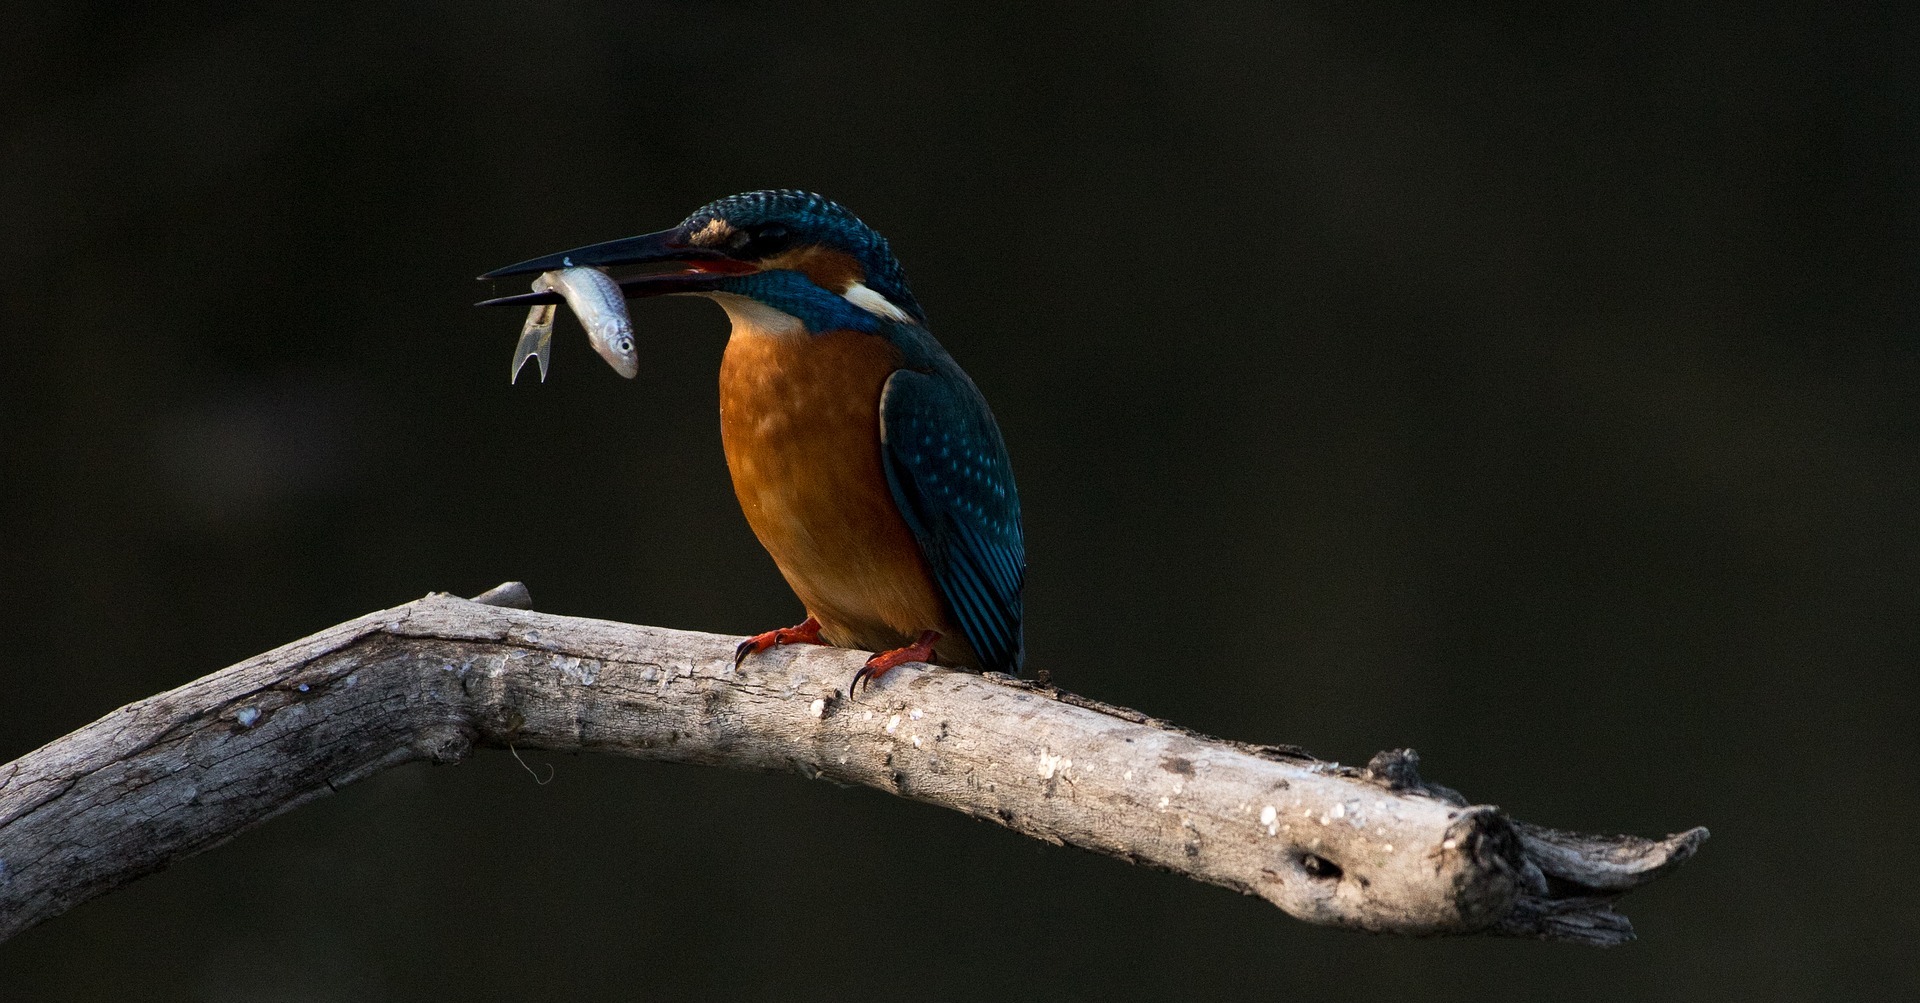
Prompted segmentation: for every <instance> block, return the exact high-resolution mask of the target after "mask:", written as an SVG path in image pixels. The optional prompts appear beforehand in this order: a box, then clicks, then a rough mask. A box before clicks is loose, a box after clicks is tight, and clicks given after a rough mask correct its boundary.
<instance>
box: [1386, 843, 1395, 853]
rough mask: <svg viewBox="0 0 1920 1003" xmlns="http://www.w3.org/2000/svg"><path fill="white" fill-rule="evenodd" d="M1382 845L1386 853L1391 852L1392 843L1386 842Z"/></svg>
mask: <svg viewBox="0 0 1920 1003" xmlns="http://www.w3.org/2000/svg"><path fill="white" fill-rule="evenodd" d="M1384 847H1385V849H1386V851H1387V852H1388V853H1392V852H1393V844H1392V843H1386V844H1384Z"/></svg>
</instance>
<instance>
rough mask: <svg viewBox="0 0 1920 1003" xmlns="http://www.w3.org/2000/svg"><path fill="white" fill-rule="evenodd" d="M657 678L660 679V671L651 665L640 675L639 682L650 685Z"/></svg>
mask: <svg viewBox="0 0 1920 1003" xmlns="http://www.w3.org/2000/svg"><path fill="white" fill-rule="evenodd" d="M658 678H660V670H659V669H657V668H654V667H653V666H651V665H649V666H647V667H646V669H645V670H643V671H642V672H641V673H640V681H641V682H643V683H650V682H653V681H654V680H655V679H658Z"/></svg>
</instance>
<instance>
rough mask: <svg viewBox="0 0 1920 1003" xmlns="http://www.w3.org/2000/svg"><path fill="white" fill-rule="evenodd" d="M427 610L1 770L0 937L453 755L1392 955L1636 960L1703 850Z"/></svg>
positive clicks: (1077, 724) (402, 614) (1222, 751)
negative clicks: (1315, 929)
mask: <svg viewBox="0 0 1920 1003" xmlns="http://www.w3.org/2000/svg"><path fill="white" fill-rule="evenodd" d="M481 599H482V600H486V603H487V604H483V603H481V602H470V601H467V600H462V599H457V598H453V597H451V596H444V595H433V596H428V597H427V598H425V599H421V600H419V601H417V602H413V603H408V604H407V605H405V606H400V607H397V608H394V609H390V610H385V611H382V612H378V613H374V614H371V615H368V616H364V617H361V618H359V619H357V620H353V621H351V622H348V623H344V624H340V625H339V626H336V627H333V628H331V629H328V630H325V631H322V632H320V633H318V634H315V635H313V636H311V637H308V638H304V639H302V640H299V641H295V642H294V643H292V644H289V645H286V646H284V647H281V648H279V649H276V650H274V651H270V652H267V653H266V654H263V655H259V656H257V657H255V658H250V659H248V660H246V661H244V662H241V663H240V664H238V665H234V666H232V667H230V668H227V669H224V670H221V671H219V672H215V673H213V674H212V675H209V676H205V677H203V678H200V679H197V680H194V681H193V682H191V683H188V684H186V685H185V686H181V687H179V688H178V689H174V690H171V691H168V692H166V693H162V694H159V695H158V696H154V697H150V698H148V699H146V700H142V701H139V702H137V703H133V704H129V705H127V706H126V707H122V708H120V709H119V710H118V711H116V712H114V713H112V714H109V715H107V716H106V717H104V718H102V719H100V720H99V721H96V722H94V723H93V724H90V725H87V726H86V727H84V728H81V729H80V730H78V731H76V732H74V733H72V734H70V735H67V736H66V737H64V738H61V739H58V740H56V741H54V742H51V743H49V744H48V745H46V746H43V747H42V748H40V749H38V750H36V751H34V752H31V753H28V754H27V755H25V756H23V757H21V758H20V759H18V760H15V761H14V762H12V763H9V764H7V765H5V766H0V940H3V939H5V938H7V937H9V936H11V935H13V934H15V933H18V932H20V931H21V930H24V929H26V928H28V927H31V926H33V925H34V924H36V923H39V922H42V921H43V920H46V919H49V918H51V917H53V916H57V915H59V914H60V913H62V912H64V911H66V910H67V909H69V908H72V907H73V906H74V905H77V904H78V903H80V902H83V901H86V900H87V899H89V898H92V897H94V896H96V895H100V894H102V893H104V892H107V891H111V890H112V889H114V888H116V887H118V886H120V885H123V884H126V883H127V882H129V881H132V880H133V879H135V878H138V877H140V876H142V875H145V874H149V873H152V872H154V871H157V870H160V869H161V868H164V867H166V866H167V865H168V864H170V863H172V862H173V861H175V860H179V859H181V858H183V857H186V856H189V855H191V854H194V853H198V852H200V851H202V850H206V849H209V848H211V847H213V846H216V845H218V844H220V843H222V842H224V841H226V840H227V839H230V838H232V837H233V836H234V835H235V834H237V833H239V832H241V831H242V830H244V829H246V828H248V827H250V826H253V825H257V824H259V823H260V822H263V821H265V820H266V819H269V818H271V817H273V816H275V815H278V814H280V813H281V812H284V811H287V810H288V809H290V808H293V807H295V806H297V805H300V804H302V803H304V802H306V801H308V800H310V799H312V798H315V797H319V796H320V795H323V794H326V793H328V792H330V791H333V790H335V789H337V788H339V787H341V786H342V785H345V784H349V783H352V782H353V781H355V780H358V779H360V778H362V777H365V776H368V775H369V774H372V773H374V772H376V771H379V770H383V769H386V768H387V767H390V766H394V765H397V764H400V763H405V762H410V761H414V760H430V761H433V762H442V763H446V762H454V761H457V760H459V759H461V758H463V757H465V756H466V755H467V754H468V753H469V752H470V751H471V750H472V749H474V748H475V747H476V746H493V747H504V746H506V745H507V744H508V743H512V744H513V745H514V746H515V747H517V748H520V749H543V750H548V751H553V752H611V753H617V754H620V755H626V756H633V757H637V758H642V759H656V760H666V761H672V762H680V763H698V764H703V765H708V766H726V767H733V768H738V769H758V770H779V771H791V772H795V773H799V774H801V775H802V776H805V777H810V778H826V779H830V780H834V781H838V782H841V783H848V784H864V785H866V786H869V787H874V788H877V789H879V790H882V791H885V792H888V793H892V794H897V795H900V796H903V797H909V798H913V799H915V800H919V801H925V802H928V803H930V804H936V805H940V806H942V807H946V808H952V809H954V810H956V811H961V812H965V813H966V814H969V815H972V816H974V817H975V818H980V819H985V820H988V821H991V822H995V823H998V824H1000V825H1004V826H1006V827H1007V828H1010V829H1013V830H1015V831H1016V832H1020V833H1024V834H1026V835H1028V836H1032V837H1034V838H1036V839H1043V840H1046V841H1048V842H1052V843H1059V844H1066V845H1070V846H1078V847H1082V848H1085V849H1089V850H1094V851H1097V852H1100V853H1105V854H1109V855H1112V856H1115V857H1119V858H1121V859H1123V860H1128V861H1131V862H1133V863H1138V864H1147V865H1150V866H1154V867H1159V868H1163V869H1165V870H1169V871H1173V872H1176V873H1180V874H1184V875H1187V876H1189V877H1192V878H1195V879H1197V880H1201V881H1207V882H1212V883H1214V884H1218V885H1224V886H1226V887H1228V888H1232V889H1234V890H1236V891H1240V892H1244V893H1246V894H1250V895H1258V896H1260V897H1261V898H1264V899H1266V900H1267V901H1269V902H1272V903H1273V904H1275V905H1277V906H1279V907H1280V908H1281V909H1283V910H1285V911H1286V912H1288V913H1290V914H1291V915H1293V916H1296V917H1299V918H1300V919H1303V920H1306V921H1307V922H1310V923H1319V924H1325V925H1331V926H1342V927H1350V928H1354V929H1361V930H1371V931H1375V932H1380V933H1400V934H1416V935H1430V934H1452V933H1471V932H1480V931H1486V932H1493V933H1501V934H1510V935H1518V936H1528V937H1539V938H1543V939H1549V940H1570V941H1577V942H1583V943H1588V944H1603V945H1604V944H1615V943H1620V942H1623V941H1626V940H1629V939H1631V938H1632V930H1631V927H1630V926H1629V925H1628V923H1627V921H1626V919H1625V917H1623V916H1621V915H1619V914H1618V913H1615V912H1613V911H1612V910H1611V908H1610V904H1611V902H1612V901H1613V900H1614V898H1616V897H1617V896H1618V895H1620V894H1621V893H1623V892H1625V891H1627V890H1629V889H1631V888H1633V887H1636V886H1638V885H1640V884H1644V883H1645V882H1647V881H1650V880H1652V879H1654V878H1655V877H1658V876H1659V875H1661V874H1663V873H1665V872H1666V871H1668V870H1670V869H1672V868H1673V867H1674V866H1676V865H1677V864H1679V863H1680V862H1682V861H1684V860H1686V859H1687V858H1688V857H1690V856H1692V854H1693V853H1694V851H1695V850H1696V849H1697V848H1698V847H1699V845H1700V843H1701V841H1702V840H1704V839H1705V838H1706V836H1707V832H1706V830H1705V829H1692V830H1689V831H1687V832H1683V833H1680V834H1678V835H1674V836H1669V837H1667V838H1666V839H1663V840H1648V839H1639V838H1636V837H1630V836H1603V837H1596V836H1578V835H1573V834H1569V833H1562V832H1556V831H1554V830H1551V829H1544V828H1539V827H1536V826H1531V825H1527V824H1525V823H1521V822H1516V821H1514V820H1512V819H1509V818H1508V817H1507V816H1506V815H1504V814H1502V813H1501V812H1500V811H1499V810H1498V809H1496V808H1492V807H1489V806H1470V805H1468V804H1467V802H1466V801H1465V799H1463V798H1460V797H1459V795H1457V794H1455V793H1454V792H1452V791H1449V790H1447V789H1445V788H1441V787H1438V786H1434V785H1429V784H1425V783H1423V782H1422V781H1421V780H1420V778H1419V776H1418V774H1417V772H1416V771H1415V768H1414V767H1415V763H1416V761H1417V760H1416V758H1415V757H1414V755H1413V754H1412V752H1411V751H1407V750H1401V751H1396V752H1389V753H1382V754H1380V755H1379V756H1376V757H1374V760H1373V762H1372V763H1370V764H1369V765H1368V768H1366V769H1355V768H1351V767H1343V766H1340V765H1338V764H1335V763H1328V762H1321V761H1318V760H1315V759H1313V758H1312V757H1310V756H1308V755H1306V754H1305V753H1303V752H1300V751H1299V750H1297V749H1288V748H1277V747H1271V746H1252V745H1245V744H1241V743H1235V742H1227V741H1221V740H1219V739H1212V738H1207V737H1205V736H1202V735H1197V734H1194V733H1191V732H1188V731H1185V730H1183V729H1180V728H1177V727H1174V726H1172V725H1169V724H1167V723H1165V722H1162V721H1157V720H1154V719H1152V718H1149V717H1146V716H1145V715H1142V714H1139V713H1137V712H1134V711H1129V710H1125V709H1122V708H1117V707H1110V706H1106V705H1103V704H1098V703H1094V702H1092V701H1088V700H1085V699H1083V698H1079V697H1075V696H1073V695H1072V694H1068V693H1065V692H1062V691H1058V690H1053V689H1050V688H1046V687H1042V686H1036V685H1034V684H1030V683H1023V682H1020V681H1018V680H1012V679H1008V678H1006V677H1000V676H980V675H975V674H971V673H967V672H959V671H952V670H948V669H940V668H930V667H924V666H918V665H912V666H905V667H902V668H900V669H896V670H895V671H894V672H892V673H890V674H889V675H888V676H887V677H886V678H885V679H883V680H882V681H881V682H880V684H879V685H877V686H874V687H872V688H871V689H868V690H863V691H862V692H861V693H860V694H859V695H857V696H849V695H848V694H847V693H846V692H845V686H846V685H847V683H848V681H849V680H851V679H852V678H853V674H854V672H855V670H856V669H858V667H859V665H860V663H861V655H859V654H857V653H854V652H848V651H842V650H838V649H832V648H822V647H810V646H795V647H788V648H782V649H777V650H775V651H772V652H768V653H766V654H762V655H757V656H755V657H753V658H752V659H750V660H749V661H748V662H747V663H746V665H745V666H744V667H742V668H741V669H739V670H737V671H736V670H735V668H734V665H733V657H732V655H733V645H734V643H735V642H736V641H737V640H738V639H737V638H730V637H721V636H718V635H713V634H700V633H690V632H686V631H675V630H664V629H661V628H657V627H639V626H633V625H629V624H621V623H609V622H606V621H599V620H585V619H577V618H572V617H562V616H553V615H550V614H544V613H536V612H532V611H530V610H526V609H517V608H508V607H524V606H527V605H530V602H529V600H528V599H527V596H526V590H525V589H524V588H522V587H520V586H519V585H517V583H509V585H506V586H502V587H501V588H499V589H495V590H493V591H492V592H489V593H488V594H487V595H485V596H482V597H481Z"/></svg>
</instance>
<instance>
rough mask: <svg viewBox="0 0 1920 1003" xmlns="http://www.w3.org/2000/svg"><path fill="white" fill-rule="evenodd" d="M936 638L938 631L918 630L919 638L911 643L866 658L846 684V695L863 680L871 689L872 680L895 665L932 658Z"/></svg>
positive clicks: (855, 689)
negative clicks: (865, 662) (850, 680)
mask: <svg viewBox="0 0 1920 1003" xmlns="http://www.w3.org/2000/svg"><path fill="white" fill-rule="evenodd" d="M938 640H940V632H939V631H937V630H923V631H921V632H920V639H919V640H917V641H915V642H913V643H912V644H909V645H907V646H906V647H904V648H895V649H893V650H892V651H883V652H880V653H879V654H877V655H874V656H873V657H872V658H869V659H867V664H865V665H862V666H861V667H860V671H858V672H856V673H854V674H853V682H851V683H848V684H847V695H848V696H852V695H854V693H856V692H858V691H859V689H860V684H861V682H863V681H864V682H865V683H866V684H867V687H868V688H869V689H871V688H872V687H873V681H874V680H876V679H878V678H880V677H881V676H884V675H886V674H887V673H888V672H891V671H893V670H894V669H895V668H896V667H898V666H901V665H905V664H907V663H908V662H924V661H926V660H928V659H930V658H932V657H933V645H934V642H935V641H938Z"/></svg>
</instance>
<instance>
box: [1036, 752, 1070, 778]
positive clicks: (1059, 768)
mask: <svg viewBox="0 0 1920 1003" xmlns="http://www.w3.org/2000/svg"><path fill="white" fill-rule="evenodd" d="M1072 765H1073V760H1071V759H1068V758H1067V757H1065V756H1056V755H1053V754H1052V753H1050V752H1048V751H1047V750H1045V749H1041V750H1040V779H1042V780H1052V779H1053V775H1054V774H1055V773H1065V772H1066V771H1067V768H1068V767H1070V766H1072Z"/></svg>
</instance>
